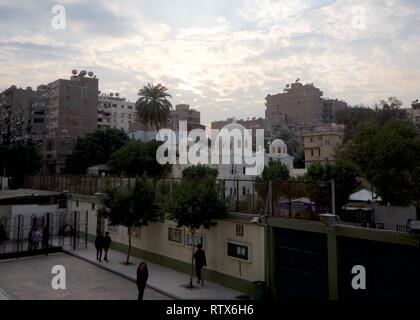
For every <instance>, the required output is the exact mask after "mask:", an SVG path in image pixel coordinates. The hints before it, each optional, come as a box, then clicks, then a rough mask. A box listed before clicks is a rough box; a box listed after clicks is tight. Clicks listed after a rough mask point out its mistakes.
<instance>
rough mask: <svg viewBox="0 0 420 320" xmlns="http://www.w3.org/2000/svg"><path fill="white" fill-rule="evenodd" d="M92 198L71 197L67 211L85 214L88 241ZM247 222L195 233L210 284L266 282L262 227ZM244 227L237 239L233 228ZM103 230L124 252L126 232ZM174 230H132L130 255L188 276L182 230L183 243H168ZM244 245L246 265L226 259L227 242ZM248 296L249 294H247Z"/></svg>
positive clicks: (92, 230)
mask: <svg viewBox="0 0 420 320" xmlns="http://www.w3.org/2000/svg"><path fill="white" fill-rule="evenodd" d="M95 201H96V199H95V198H94V197H77V196H72V198H71V199H70V200H69V203H68V210H70V211H75V210H78V211H81V212H85V211H88V221H89V225H88V230H89V234H90V238H91V239H93V237H94V236H95V235H96V228H97V215H96V214H97V209H98V205H97V204H95V206H94V208H93V207H92V204H93V203H95ZM246 218H247V219H242V220H241V219H232V220H219V221H217V223H218V224H217V226H216V227H213V228H211V229H209V230H205V229H204V228H203V229H201V230H199V231H198V234H199V235H202V236H203V239H204V245H203V248H204V250H205V251H206V256H207V270H206V276H209V280H212V281H215V282H220V283H223V284H224V285H227V286H230V287H232V288H235V289H238V290H243V291H248V292H249V290H250V288H251V286H252V282H253V281H264V279H265V264H264V259H265V254H264V227H263V226H260V225H256V224H251V223H250V222H249V221H250V220H251V219H252V216H246ZM237 224H240V225H243V236H237V235H236V225H237ZM104 226H105V230H103V231H109V232H110V236H111V238H112V239H113V242H114V248H116V249H121V250H125V249H126V246H127V245H128V236H127V230H126V228H124V227H122V226H119V227H115V226H114V227H111V226H107V223H106V222H105V223H104ZM170 227H171V228H176V224H175V223H174V222H172V221H170V220H166V221H165V222H157V223H154V224H151V225H149V226H147V227H142V228H141V229H139V228H135V230H134V231H133V235H132V245H133V248H134V250H133V254H134V255H136V253H137V254H138V255H140V256H142V257H143V258H145V259H151V260H154V261H152V262H156V263H162V264H169V265H168V266H170V267H173V268H174V269H177V270H179V271H183V272H189V270H190V269H189V265H190V263H191V247H190V246H188V245H187V234H189V232H188V231H187V230H186V229H185V228H181V231H182V242H181V243H178V242H173V241H170V240H169V239H168V232H169V228H170ZM228 241H234V242H236V243H240V244H245V245H247V246H248V248H249V252H250V253H249V256H250V259H249V261H248V262H247V261H243V260H239V259H236V258H233V257H229V256H227V242H228ZM250 293H251V292H250Z"/></svg>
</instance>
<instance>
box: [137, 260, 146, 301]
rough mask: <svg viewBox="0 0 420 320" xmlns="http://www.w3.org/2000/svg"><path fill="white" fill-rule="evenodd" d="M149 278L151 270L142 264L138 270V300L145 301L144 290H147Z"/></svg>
mask: <svg viewBox="0 0 420 320" xmlns="http://www.w3.org/2000/svg"><path fill="white" fill-rule="evenodd" d="M148 278H149V270H147V265H146V263H144V262H141V263H140V265H139V267H138V268H137V281H136V282H137V289H138V290H139V295H138V300H143V294H144V289H145V288H146V283H147V279H148Z"/></svg>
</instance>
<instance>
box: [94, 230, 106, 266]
mask: <svg viewBox="0 0 420 320" xmlns="http://www.w3.org/2000/svg"><path fill="white" fill-rule="evenodd" d="M103 247H104V236H103V235H102V231H99V230H98V233H97V235H96V239H95V248H96V260H98V261H99V262H101V261H102V249H103Z"/></svg>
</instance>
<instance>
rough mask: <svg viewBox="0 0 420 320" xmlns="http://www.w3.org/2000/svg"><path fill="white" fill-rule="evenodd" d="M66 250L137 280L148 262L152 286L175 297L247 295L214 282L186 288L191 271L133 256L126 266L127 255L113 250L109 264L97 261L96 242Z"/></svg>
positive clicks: (209, 297) (218, 297) (195, 298)
mask: <svg viewBox="0 0 420 320" xmlns="http://www.w3.org/2000/svg"><path fill="white" fill-rule="evenodd" d="M66 252H67V253H69V254H71V255H74V256H77V257H78V258H81V259H84V260H86V261H89V262H91V263H93V264H96V265H98V266H100V267H102V268H105V269H106V270H109V271H112V272H115V273H116V274H118V275H121V276H123V277H126V278H128V279H131V280H135V279H136V270H137V266H138V265H139V263H140V261H144V262H146V263H147V266H148V269H149V280H148V281H147V285H148V287H150V288H152V289H155V290H156V291H159V292H161V293H163V294H165V295H167V296H170V297H172V298H174V299H179V300H183V299H186V300H235V299H238V297H240V296H243V295H244V293H243V292H239V291H236V290H232V289H230V288H227V287H224V286H222V285H220V284H218V283H214V282H211V281H205V285H204V287H202V286H199V285H198V286H197V288H196V289H194V290H190V289H187V288H185V285H186V284H188V283H189V279H190V276H189V274H186V273H182V272H178V271H176V270H173V269H171V268H167V267H164V266H162V265H159V264H156V263H152V262H150V261H145V260H143V259H142V260H141V259H139V258H137V257H131V258H130V261H131V262H132V264H131V265H129V266H127V265H123V264H121V262H122V261H125V259H126V254H125V253H124V252H120V251H116V250H112V249H110V250H109V252H108V257H109V259H110V261H109V263H106V262H98V261H96V250H95V246H94V244H93V243H92V242H88V248H87V249H85V248H83V249H78V250H75V251H74V250H66ZM204 278H205V271H204ZM194 280H195V279H194ZM194 283H195V282H194Z"/></svg>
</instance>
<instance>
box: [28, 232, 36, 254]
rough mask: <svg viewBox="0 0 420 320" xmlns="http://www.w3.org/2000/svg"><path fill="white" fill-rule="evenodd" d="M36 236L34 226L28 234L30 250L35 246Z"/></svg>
mask: <svg viewBox="0 0 420 320" xmlns="http://www.w3.org/2000/svg"><path fill="white" fill-rule="evenodd" d="M34 238H35V228H34V227H32V228H31V230H29V234H28V251H32V250H33V248H34V240H33V239H34Z"/></svg>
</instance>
